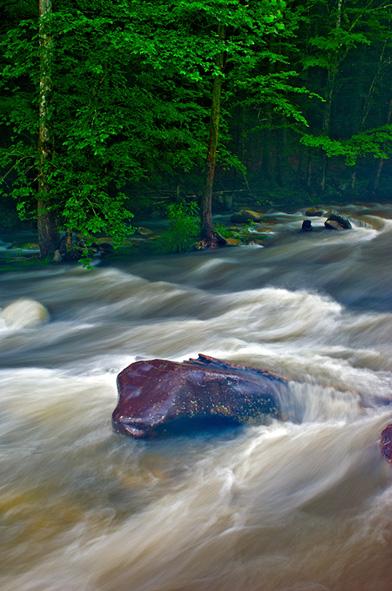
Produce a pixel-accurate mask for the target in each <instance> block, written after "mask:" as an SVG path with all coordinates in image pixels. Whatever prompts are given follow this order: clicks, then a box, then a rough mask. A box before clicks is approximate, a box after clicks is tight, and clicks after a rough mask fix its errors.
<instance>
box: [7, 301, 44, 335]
mask: <svg viewBox="0 0 392 591" xmlns="http://www.w3.org/2000/svg"><path fill="white" fill-rule="evenodd" d="M0 317H1V318H2V319H3V320H4V322H5V323H6V325H7V326H9V327H10V328H38V327H39V326H41V325H42V324H45V323H46V322H49V319H50V316H49V312H48V310H47V309H46V308H45V306H43V305H42V304H40V303H39V302H37V301H36V300H29V299H27V298H21V299H19V300H15V301H14V302H12V303H11V304H8V306H6V307H5V308H4V309H3V311H2V312H0Z"/></svg>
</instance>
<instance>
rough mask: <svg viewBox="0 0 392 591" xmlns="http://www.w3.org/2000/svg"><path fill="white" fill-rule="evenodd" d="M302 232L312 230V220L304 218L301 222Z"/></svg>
mask: <svg viewBox="0 0 392 591" xmlns="http://www.w3.org/2000/svg"><path fill="white" fill-rule="evenodd" d="M301 229H302V232H311V231H312V230H313V228H312V222H311V221H310V220H304V221H303V222H302V228H301Z"/></svg>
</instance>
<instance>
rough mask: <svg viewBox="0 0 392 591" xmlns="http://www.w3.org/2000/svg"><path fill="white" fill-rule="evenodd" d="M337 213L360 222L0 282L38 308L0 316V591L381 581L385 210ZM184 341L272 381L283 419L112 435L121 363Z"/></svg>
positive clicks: (387, 290)
mask: <svg viewBox="0 0 392 591" xmlns="http://www.w3.org/2000/svg"><path fill="white" fill-rule="evenodd" d="M342 209H343V210H344V212H345V213H347V214H348V215H351V216H354V217H359V218H361V219H362V220H363V221H365V222H367V224H368V225H366V226H365V227H361V224H357V225H355V227H354V228H353V230H352V231H347V232H333V231H331V232H328V231H321V230H320V231H319V232H318V231H314V232H310V233H301V232H300V228H301V224H302V220H303V219H304V215H303V210H299V211H296V212H294V213H283V212H271V213H270V219H272V221H274V222H275V223H274V225H273V226H271V227H272V229H273V232H274V233H273V234H271V237H270V238H269V241H268V242H267V246H266V247H264V248H262V247H260V246H243V247H239V248H227V249H220V250H216V251H211V252H201V253H194V254H188V255H172V256H167V257H166V256H156V257H150V258H143V259H140V260H135V259H133V260H131V261H124V259H118V260H117V261H116V260H115V259H114V260H112V261H111V262H110V264H109V263H103V264H100V265H97V266H96V267H95V268H94V270H93V271H91V272H89V271H86V270H84V269H82V268H81V267H79V266H77V265H76V266H61V265H60V266H53V267H50V268H40V269H36V270H24V271H9V272H6V273H3V274H2V275H1V276H0V307H1V308H5V306H6V305H8V304H9V303H10V302H12V301H15V300H17V299H18V298H29V299H33V300H36V301H37V302H40V303H41V304H43V305H44V306H46V307H47V309H48V310H49V313H50V321H49V322H47V323H44V324H42V325H41V326H38V327H36V328H27V327H26V322H24V319H25V315H27V310H26V311H24V310H23V308H22V310H21V311H20V313H18V315H17V317H16V318H14V320H13V322H11V323H9V322H8V324H7V323H6V322H5V320H4V319H3V320H2V319H1V316H0V417H1V420H0V510H1V511H0V532H1V536H0V561H1V564H0V589H1V590H2V591H119V590H121V591H289V590H290V591H316V590H317V591H321V590H323V591H324V590H330V591H350V590H355V591H387V590H388V591H389V589H390V588H391V580H392V467H391V466H390V465H389V464H387V462H386V461H385V460H384V459H383V458H382V457H381V455H380V453H379V449H378V443H379V439H380V433H381V431H382V430H383V428H385V427H386V425H387V424H388V423H389V422H391V421H392V406H391V407H390V406H386V405H382V404H380V400H379V399H380V398H381V397H384V398H387V399H392V339H391V335H392V277H391V271H392V265H391V245H392V204H391V205H388V204H387V205H385V204H383V205H378V204H371V205H350V206H347V207H344V208H342ZM323 221H324V219H322V218H321V219H318V220H317V219H315V220H313V225H314V226H317V225H319V226H322V224H323ZM198 353H204V354H207V355H211V356H213V357H217V358H219V359H223V360H225V361H228V362H233V363H239V364H245V365H250V366H253V367H256V368H262V369H266V370H268V371H272V372H275V373H278V374H279V375H281V376H283V377H286V378H288V379H289V380H290V397H289V400H287V408H286V409H285V410H286V412H287V415H288V417H289V420H288V421H286V422H279V421H275V422H272V424H271V425H268V426H265V425H260V426H258V425H251V426H244V427H240V428H235V429H228V430H225V431H222V432H220V433H210V432H202V433H197V434H193V435H189V436H181V437H177V438H168V439H163V440H155V441H154V440H152V441H135V440H132V439H128V438H124V437H121V436H119V435H117V434H115V433H114V432H113V431H112V427H111V413H112V411H113V409H114V407H115V406H116V403H117V391H116V375H117V373H118V372H119V371H120V370H122V369H123V368H124V367H126V366H127V365H129V364H130V363H132V362H133V361H135V360H136V359H144V358H154V357H160V358H168V359H173V360H178V361H181V360H184V359H188V358H189V357H196V356H197V354H198Z"/></svg>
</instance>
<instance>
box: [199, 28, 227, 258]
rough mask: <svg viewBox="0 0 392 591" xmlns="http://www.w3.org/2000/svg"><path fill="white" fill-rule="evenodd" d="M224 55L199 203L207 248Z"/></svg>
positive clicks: (216, 80) (213, 237)
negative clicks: (201, 195)
mask: <svg viewBox="0 0 392 591" xmlns="http://www.w3.org/2000/svg"><path fill="white" fill-rule="evenodd" d="M218 34H219V38H220V39H221V40H223V39H224V38H225V29H224V26H223V25H219V27H218ZM223 61H224V54H223V51H221V52H220V53H219V55H218V57H217V60H216V65H217V66H218V68H219V71H220V73H219V74H218V75H217V76H215V78H214V84H213V88H212V102H211V117H210V138H209V142H208V150H207V162H206V179H205V185H204V190H203V197H202V203H201V237H202V239H203V240H205V241H206V243H207V245H208V246H216V244H217V237H216V235H215V232H214V227H213V225H212V189H213V185H214V174H215V160H216V152H217V148H218V137H219V115H220V103H221V90H222V71H223Z"/></svg>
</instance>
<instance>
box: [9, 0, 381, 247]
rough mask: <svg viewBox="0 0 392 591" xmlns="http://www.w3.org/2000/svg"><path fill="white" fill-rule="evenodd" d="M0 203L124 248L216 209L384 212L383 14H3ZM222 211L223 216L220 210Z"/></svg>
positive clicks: (154, 6)
mask: <svg viewBox="0 0 392 591" xmlns="http://www.w3.org/2000/svg"><path fill="white" fill-rule="evenodd" d="M2 8H3V15H4V16H3V18H2V20H1V23H0V69H1V72H2V75H1V81H0V91H1V95H0V96H1V98H0V125H1V140H0V171H1V178H2V197H3V198H4V199H3V201H4V200H5V201H7V203H8V202H10V200H11V198H13V199H14V200H15V201H12V203H15V204H16V208H17V211H18V213H19V215H20V216H21V217H22V218H34V217H35V218H36V219H37V225H38V233H39V241H40V250H41V256H42V257H48V256H52V255H53V252H54V251H55V250H56V249H57V248H58V247H59V241H60V235H63V236H64V233H66V236H67V241H68V242H67V244H68V247H69V248H71V247H72V235H73V231H75V230H78V231H79V232H81V233H82V234H83V233H84V234H85V235H86V236H89V235H91V234H94V233H107V234H110V235H112V236H113V237H114V238H115V241H117V243H118V244H119V243H121V241H122V240H123V238H124V237H125V236H126V235H127V234H128V233H129V231H130V230H129V226H130V224H131V221H132V217H133V215H134V214H138V213H139V212H140V211H144V212H151V211H154V210H156V209H157V208H159V207H162V205H161V204H162V196H165V197H166V199H165V200H163V201H164V202H165V203H166V204H168V203H181V202H188V203H191V202H197V203H198V205H199V207H200V212H201V222H202V224H201V235H202V237H203V238H204V239H205V241H206V243H207V244H213V243H214V241H215V240H216V234H215V231H214V226H213V222H212V211H213V207H214V204H215V202H217V200H218V196H219V197H220V199H221V197H222V194H223V195H225V194H232V193H236V192H242V193H243V194H244V195H248V196H252V199H254V201H255V202H256V204H257V203H259V204H262V203H265V202H275V201H278V202H279V200H280V201H284V202H286V203H287V202H292V203H298V202H301V201H304V200H305V199H306V200H308V201H309V202H312V201H313V202H314V203H316V202H323V201H328V199H337V198H338V197H341V198H344V199H345V200H355V199H369V198H371V199H374V198H379V199H383V198H386V197H387V196H388V195H389V189H390V186H391V185H392V171H391V169H390V166H389V161H388V159H389V155H390V153H391V150H392V125H391V114H392V93H391V88H392V84H391V82H392V80H391V78H392V76H391V70H392V66H391V64H392V34H391V5H390V4H389V3H388V2H387V1H382V0H302V1H300V0H286V1H283V0H205V1H198V0H163V1H144V2H137V1H135V0H117V1H114V0H89V1H88V0H53V2H52V0H39V2H38V3H37V2H36V1H35V0H8V1H6V0H2ZM221 201H222V199H221Z"/></svg>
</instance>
